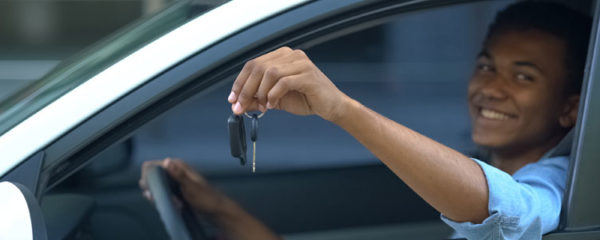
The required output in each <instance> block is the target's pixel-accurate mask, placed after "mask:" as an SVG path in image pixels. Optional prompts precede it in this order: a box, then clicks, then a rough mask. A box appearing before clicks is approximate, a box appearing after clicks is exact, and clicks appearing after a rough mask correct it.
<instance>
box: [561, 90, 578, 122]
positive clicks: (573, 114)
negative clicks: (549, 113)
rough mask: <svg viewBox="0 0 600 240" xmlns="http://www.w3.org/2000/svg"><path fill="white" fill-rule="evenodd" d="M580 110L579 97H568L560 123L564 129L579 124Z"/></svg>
mask: <svg viewBox="0 0 600 240" xmlns="http://www.w3.org/2000/svg"><path fill="white" fill-rule="evenodd" d="M578 110H579V95H572V96H570V97H568V98H567V99H566V101H565V103H564V106H563V109H562V112H561V114H560V116H559V117H558V122H559V123H560V126H561V127H563V128H571V127H573V126H575V123H577V111H578Z"/></svg>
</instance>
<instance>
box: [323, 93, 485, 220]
mask: <svg viewBox="0 0 600 240" xmlns="http://www.w3.org/2000/svg"><path fill="white" fill-rule="evenodd" d="M341 108H342V109H343V113H342V114H340V115H339V116H338V117H337V118H336V119H335V120H334V123H336V124H337V125H339V126H340V127H342V128H343V129H344V130H346V131H347V132H348V133H350V134H351V135H352V136H354V137H355V138H356V139H357V140H358V141H359V142H361V143H362V144H363V145H364V146H365V147H367V149H369V150H370V151H371V152H372V153H373V154H374V155H375V156H376V157H378V158H379V159H380V160H381V161H382V162H383V163H384V164H386V165H387V166H388V167H389V168H390V169H391V170H392V171H393V172H394V173H395V174H396V175H397V176H398V177H400V179H402V180H403V181H404V182H405V183H406V184H407V185H408V186H410V187H411V188H412V189H413V190H414V191H415V192H416V193H417V194H419V196H421V197H422V198H423V199H424V200H425V201H427V202H428V203H429V204H430V205H431V206H433V207H434V208H435V209H437V210H438V211H440V212H441V213H443V214H444V215H445V216H447V217H449V218H451V219H453V220H455V221H471V222H480V221H483V219H485V218H486V217H487V216H488V210H487V204H488V189H487V183H486V179H485V175H484V173H483V171H482V170H481V168H480V167H479V166H478V165H477V163H475V162H474V161H473V160H471V159H469V158H467V157H466V156H464V155H462V154H461V153H459V152H456V151H454V150H452V149H450V148H448V147H446V146H444V145H442V144H440V143H438V142H436V141H433V140H431V139H429V138H427V137H425V136H423V135H421V134H419V133H417V132H414V131H412V130H410V129H408V128H406V127H404V126H402V125H400V124H398V123H396V122H394V121H392V120H389V119H387V118H385V117H383V116H381V115H380V114H378V113H376V112H374V111H372V110H370V109H368V108H367V107H365V106H363V105H361V104H360V103H358V102H357V101H354V100H351V99H348V101H346V102H345V104H344V106H341Z"/></svg>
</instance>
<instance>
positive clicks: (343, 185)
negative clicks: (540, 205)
mask: <svg viewBox="0 0 600 240" xmlns="http://www.w3.org/2000/svg"><path fill="white" fill-rule="evenodd" d="M206 2H209V3H202V1H181V2H176V3H174V4H173V6H171V7H169V8H167V9H165V10H164V11H162V12H160V13H158V14H156V15H155V16H154V17H152V18H149V19H147V21H145V22H142V23H139V24H137V25H136V26H133V27H130V28H128V29H126V30H123V31H122V32H121V34H120V35H117V36H114V37H112V38H111V39H109V40H106V41H104V42H103V43H101V44H99V45H98V46H96V47H95V48H92V49H91V50H89V51H88V52H87V53H85V54H83V55H82V56H83V57H82V58H77V59H73V60H71V61H69V62H66V63H64V64H61V65H60V66H58V67H57V68H56V69H54V70H53V71H52V72H50V73H49V74H48V75H47V76H45V77H44V78H43V79H41V80H40V81H38V82H36V83H34V84H33V85H31V86H30V87H27V88H25V89H24V90H23V91H20V92H19V93H17V94H16V95H14V96H13V97H11V98H9V99H8V100H7V101H6V102H4V103H2V104H0V134H2V135H1V136H0V153H2V158H1V160H0V177H1V178H0V182H3V181H6V182H12V183H19V184H20V185H19V186H21V187H20V188H19V189H22V188H26V189H28V190H29V191H30V192H31V193H32V194H33V196H35V200H37V204H39V205H40V206H41V212H42V215H43V219H42V220H39V219H38V220H35V219H33V218H39V216H37V215H36V216H33V215H35V214H33V213H34V212H36V210H35V209H32V210H31V212H32V213H31V214H33V215H32V217H33V218H32V223H31V224H30V227H31V228H32V229H34V230H32V231H33V233H28V234H26V235H17V236H21V237H23V236H28V237H29V236H32V237H33V236H36V237H34V238H39V239H43V238H44V237H45V238H47V239H88V238H92V239H165V238H168V237H169V234H168V233H167V230H165V228H164V227H163V223H164V224H165V225H167V226H169V225H170V222H169V221H170V220H169V219H165V217H164V216H163V219H162V221H161V217H160V216H159V214H158V213H157V211H156V210H155V208H154V206H153V205H152V203H149V202H148V201H146V200H145V199H144V198H143V197H142V195H141V193H140V191H139V188H138V186H137V181H138V179H139V174H140V173H139V170H140V164H141V162H143V161H145V160H152V159H161V158H164V157H167V156H173V157H181V158H183V159H185V160H186V161H187V162H188V163H190V164H191V165H192V166H194V167H195V168H197V169H198V170H199V171H200V172H202V173H203V174H205V175H207V177H208V179H209V180H210V181H211V183H213V184H215V185H216V186H217V187H219V188H220V189H221V190H223V191H224V192H226V193H227V194H228V195H230V196H231V197H232V198H233V199H235V200H236V201H238V202H240V203H241V204H242V205H243V206H244V207H245V208H246V209H247V210H248V211H249V212H251V213H253V214H255V215H256V216H257V217H258V218H259V219H261V220H262V221H264V222H265V223H266V224H267V225H268V226H270V227H271V228H272V229H273V230H274V231H276V232H278V233H280V234H282V235H283V236H284V237H285V238H286V239H402V238H411V239H440V238H445V237H447V236H448V234H449V233H450V229H449V228H448V227H447V226H445V225H444V224H443V223H442V222H441V221H440V219H439V214H438V213H437V212H436V211H435V210H434V209H432V208H431V207H430V206H429V205H427V204H426V203H425V202H424V201H423V200H421V199H420V198H419V197H418V196H417V195H416V194H415V193H413V192H412V191H411V190H410V189H409V188H408V187H407V186H406V185H405V184H404V183H402V182H401V181H400V180H399V179H397V177H396V176H395V175H394V174H393V173H391V172H390V171H389V170H388V169H387V168H386V167H385V166H383V165H382V164H381V163H380V162H379V161H378V160H377V159H375V157H374V156H372V155H371V154H370V153H369V152H368V151H367V150H366V149H364V148H363V147H362V146H361V145H360V144H359V143H358V142H356V141H355V140H354V139H352V138H351V137H350V136H348V135H347V134H346V133H344V132H343V131H342V130H341V129H338V128H336V127H335V126H333V125H331V124H329V123H327V122H325V121H322V120H319V119H317V118H315V117H308V118H300V117H295V116H291V115H289V114H285V113H281V112H277V111H269V112H267V114H266V115H265V117H264V118H261V122H260V124H261V128H260V138H259V140H258V142H257V173H256V174H252V172H251V170H250V168H249V167H248V166H247V165H246V166H240V164H239V161H238V160H236V159H234V158H233V157H232V156H231V155H230V152H229V142H228V133H227V117H228V116H229V114H230V113H231V110H230V105H229V104H228V103H227V101H226V98H227V95H228V93H229V90H230V87H231V84H232V82H233V79H234V78H235V76H236V75H237V73H238V72H239V71H240V69H241V67H242V66H243V64H244V63H245V62H246V61H247V60H249V59H251V58H253V57H256V56H258V55H260V54H262V53H265V52H268V51H270V50H273V49H276V48H278V47H281V46H290V47H293V48H300V49H303V50H305V51H306V52H307V54H308V55H309V57H311V58H312V59H313V60H314V61H315V63H316V64H317V65H318V66H319V67H320V68H321V69H322V70H323V71H324V72H325V73H326V74H327V75H328V76H330V78H331V79H332V80H333V81H334V83H335V84H336V85H337V86H338V87H339V88H340V89H342V90H343V91H344V92H347V93H348V94H349V95H351V96H352V97H354V98H357V99H358V100H360V101H361V102H363V103H365V104H366V105H368V106H370V107H372V108H374V109H375V110H376V111H378V112H380V113H382V114H384V115H386V116H388V117H390V118H391V119H394V120H396V121H398V122H401V123H403V124H405V125H407V126H409V127H411V128H413V129H415V130H417V131H419V132H422V133H424V134H425V135H428V136H430V137H432V138H434V139H436V140H438V141H440V142H442V143H444V144H446V145H449V146H451V147H452V148H454V149H457V150H459V151H462V152H464V153H466V154H472V153H475V151H476V147H475V146H474V145H473V143H472V142H471V140H470V136H469V129H470V128H469V123H468V116H467V108H466V101H465V100H464V99H466V97H465V96H466V83H467V81H468V79H469V75H470V73H471V71H472V67H473V62H474V58H475V56H476V54H477V52H478V51H479V47H480V44H481V41H482V39H483V37H484V34H485V31H486V29H487V25H488V24H489V21H490V20H491V19H492V18H493V17H494V15H495V12H496V11H497V10H499V9H501V8H502V7H504V6H506V5H508V4H510V3H511V1H469V0H459V1H446V0H434V1H363V0H345V1H334V0H323V1H305V0H285V1H267V0H254V1H243V0H241V1H229V2H225V3H222V4H214V3H212V2H220V1H206ZM565 3H568V1H565ZM570 4H577V3H570ZM579 6H580V7H581V6H583V10H584V11H586V10H587V11H589V13H590V14H593V15H594V17H595V20H594V27H593V29H592V39H591V41H590V51H589V53H590V54H589V56H588V59H587V62H588V64H587V69H586V77H585V80H584V84H583V85H584V86H583V91H582V98H581V102H580V112H579V114H580V115H579V116H580V117H579V121H578V123H577V126H576V128H575V135H574V143H573V145H572V154H571V157H572V158H571V166H570V171H571V173H570V176H569V182H568V189H567V191H566V194H565V201H564V207H563V214H562V216H561V221H560V227H559V229H558V230H557V231H556V232H553V233H550V234H548V235H547V236H545V237H544V239H600V207H599V206H598V203H599V202H600V192H598V191H597V187H596V186H595V185H596V184H598V183H600V174H597V173H598V172H599V171H600V162H599V161H597V160H598V156H600V148H598V147H597V145H598V143H600V140H599V139H598V138H599V137H600V125H599V124H597V123H598V122H599V121H600V107H599V106H598V105H599V104H600V99H598V98H599V97H600V82H599V81H600V80H599V77H598V74H599V73H597V72H596V71H597V70H600V63H598V59H597V58H599V57H600V56H599V54H598V47H599V46H600V45H598V43H599V42H600V39H598V38H597V33H598V14H599V13H600V6H599V5H598V4H597V2H596V1H593V2H592V1H582V2H579ZM4 186H6V185H2V186H1V187H2V188H4V189H7V190H6V191H7V192H14V190H15V188H14V187H4ZM0 190H2V189H1V188H0ZM30 202H31V200H30ZM34 202H35V201H34ZM23 206H26V205H23ZM33 208H35V207H33ZM0 209H1V208H0ZM38 215H39V214H38ZM0 218H3V219H2V220H0V225H1V224H2V223H5V222H7V221H4V220H6V219H7V218H12V217H11V216H7V215H5V214H0ZM163 221H164V222H163ZM27 226H29V225H27ZM26 228H27V227H26ZM203 228H204V231H205V234H206V235H208V236H209V237H210V235H211V234H212V232H213V230H211V228H210V227H203ZM3 229H8V228H7V227H6V226H4V228H3V226H0V239H4V238H3V237H5V236H9V237H10V236H15V235H6V234H8V232H4V231H3ZM40 229H42V230H40ZM3 234H5V235H3ZM42 236H43V237H42ZM171 236H173V235H171ZM28 237H23V238H24V239H27V238H28Z"/></svg>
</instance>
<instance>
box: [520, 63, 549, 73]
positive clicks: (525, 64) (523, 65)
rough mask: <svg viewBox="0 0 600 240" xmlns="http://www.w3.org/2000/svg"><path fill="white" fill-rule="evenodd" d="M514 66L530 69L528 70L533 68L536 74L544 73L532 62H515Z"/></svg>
mask: <svg viewBox="0 0 600 240" xmlns="http://www.w3.org/2000/svg"><path fill="white" fill-rule="evenodd" d="M514 65H517V66H520V67H530V68H534V69H536V70H537V71H538V72H540V73H542V74H543V73H544V71H542V69H541V68H540V67H538V66H537V65H535V64H534V63H532V62H528V61H516V62H515V63H514Z"/></svg>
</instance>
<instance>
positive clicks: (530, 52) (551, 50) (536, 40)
mask: <svg viewBox="0 0 600 240" xmlns="http://www.w3.org/2000/svg"><path fill="white" fill-rule="evenodd" d="M484 50H486V51H487V52H488V53H489V54H490V55H491V57H492V58H493V59H494V60H495V61H500V62H505V63H507V64H512V63H514V62H517V61H527V62H531V63H533V64H535V65H536V66H538V67H539V68H540V69H542V70H543V71H544V72H548V73H553V75H555V74H558V73H559V72H560V71H559V70H562V73H563V74H564V71H565V68H566V66H565V63H566V60H565V58H566V45H565V42H564V41H563V40H562V39H561V38H559V37H557V36H555V35H552V34H550V33H546V32H543V31H538V30H523V31H501V32H498V33H495V34H494V35H492V36H491V37H490V38H489V39H488V40H487V41H486V42H485V43H484ZM557 71H559V72H557Z"/></svg>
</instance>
